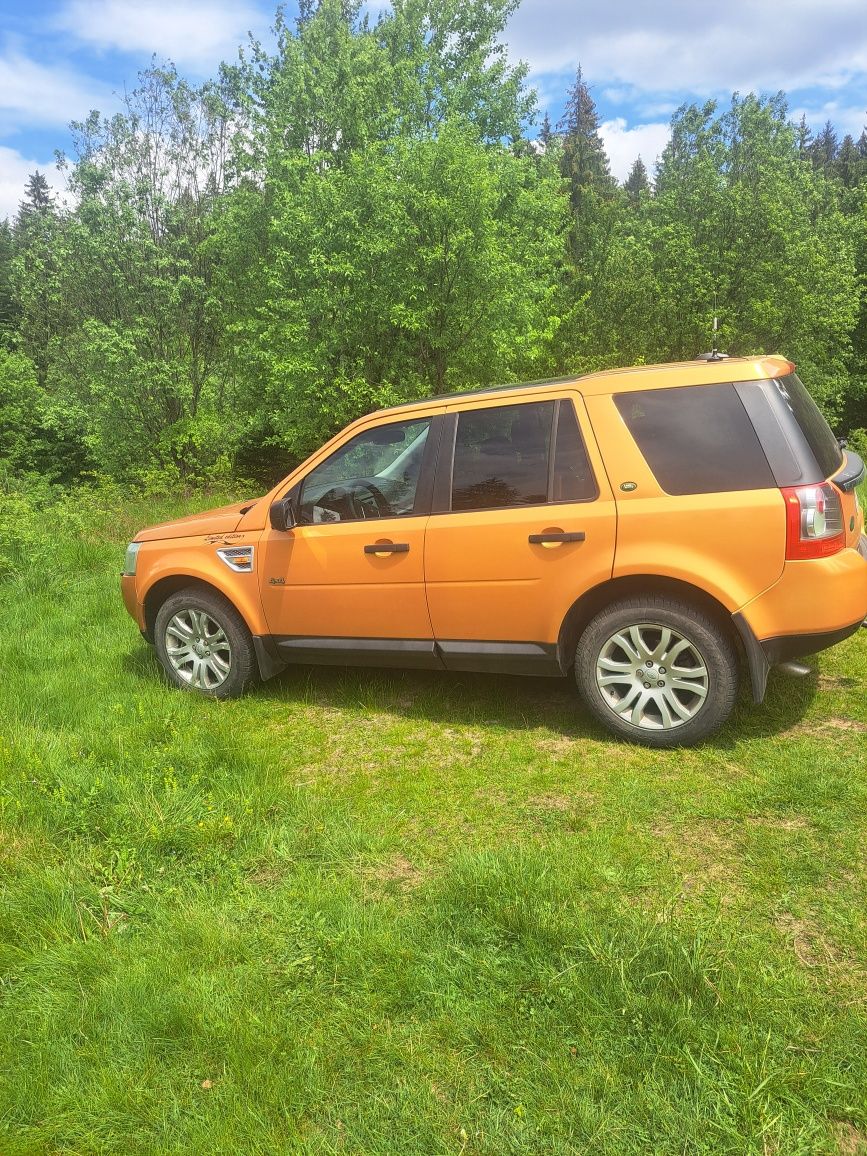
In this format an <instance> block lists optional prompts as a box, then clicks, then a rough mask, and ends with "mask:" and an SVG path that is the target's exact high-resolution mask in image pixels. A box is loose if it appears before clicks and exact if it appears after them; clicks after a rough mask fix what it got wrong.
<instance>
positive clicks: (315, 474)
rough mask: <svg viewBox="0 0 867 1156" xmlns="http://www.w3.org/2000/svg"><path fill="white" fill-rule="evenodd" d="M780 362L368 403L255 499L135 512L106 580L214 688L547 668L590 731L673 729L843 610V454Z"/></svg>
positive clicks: (856, 532)
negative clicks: (584, 711)
mask: <svg viewBox="0 0 867 1156" xmlns="http://www.w3.org/2000/svg"><path fill="white" fill-rule="evenodd" d="M794 369H795V367H794V366H793V365H792V364H791V362H789V361H786V360H784V359H782V358H779V357H766V358H759V359H733V358H731V359H729V358H725V357H723V356H722V355H718V354H714V355H708V356H707V357H705V358H703V359H700V360H698V361H694V362H686V363H682V364H677V365H657V366H641V367H638V368H634V369H623V370H612V371H611V372H605V373H596V374H592V375H590V376H587V377H581V378H577V379H575V378H572V379H567V380H561V381H545V382H534V383H531V384H522V385H510V386H502V387H498V388H495V389H484V390H479V391H477V392H472V393H464V394H447V395H444V396H441V397H436V398H432V399H430V400H428V401H415V402H411V403H409V404H407V405H403V406H398V407H395V408H393V409H388V410H381V411H379V412H377V413H373V414H368V415H367V416H366V417H363V418H360V419H359V420H358V421H356V422H354V423H353V424H352V425H350V426H348V427H347V428H346V429H345V430H344V431H343V432H342V433H340V434H338V435H337V437H335V438H333V439H332V440H331V441H330V442H328V444H327V445H325V446H323V447H322V449H320V450H317V452H316V453H315V454H313V455H312V457H310V458H308V460H307V461H306V462H304V464H303V465H301V466H299V467H298V468H297V469H296V470H295V471H294V473H292V474H290V476H289V477H288V478H286V479H285V480H284V481H282V482H281V483H280V484H279V485H278V486H276V487H275V488H274V489H273V490H272V491H271V492H270V493H269V494H266V495H265V497H263V498H259V499H257V500H255V501H248V502H240V503H238V504H237V505H233V506H227V507H225V508H223V509H219V510H212V511H209V512H208V513H205V514H201V515H197V516H194V517H191V518H182V519H180V520H179V521H177V522H168V523H166V524H164V525H160V526H154V527H151V528H150V529H147V530H143V531H142V532H141V533H140V534H138V535H137V537H136V539H135V541H134V542H133V543H132V544H131V545H130V547H129V549H128V551H127V556H126V562H125V565H124V572H123V578H122V586H123V597H124V601H125V603H126V606H127V609H128V610H129V613H130V614H131V615H132V616H133V618H134V619H135V621H136V622H137V623H138V626H139V628H140V629H141V631H142V633H143V635H144V637H145V638H146V639H147V640H148V641H149V642H151V643H153V644H154V646H155V647H156V651H157V654H158V656H159V659H160V661H161V663H162V665H163V666H164V668H165V671H166V674H167V675H168V677H169V679H170V680H171V681H172V682H173V683H175V684H176V685H177V686H179V687H184V688H190V687H191V688H195V689H196V690H199V691H201V692H202V693H204V694H207V695H211V696H213V697H215V698H228V697H230V696H234V695H238V694H240V693H242V692H243V691H245V690H247V689H248V688H249V687H251V686H252V685H253V684H254V683H255V682H256V681H257V680H258V679H265V678H270V677H271V676H272V675H274V674H276V673H277V672H278V671H280V670H282V669H283V668H284V667H285V666H286V665H287V664H289V663H293V662H305V663H338V664H341V665H342V664H345V665H353V666H359V665H363V666H396V667H413V668H417V669H426V670H460V671H486V672H504V673H509V674H526V675H553V676H560V677H565V676H568V675H569V674H570V672H572V671H574V676H575V679H576V680H577V683H578V687H579V688H580V691H581V694H582V696H583V698H584V701H585V702H586V704H587V706H588V708H589V709H590V710H591V711H592V713H593V714H594V715H595V716H596V717H597V718H598V719H599V721H600V722H601V723H602V724H603V725H604V726H606V727H607V728H608V729H609V730H611V731H613V732H615V733H616V734H617V735H620V736H621V737H624V738H628V739H633V740H636V741H638V742H642V743H646V744H647V745H649V746H657V747H660V746H675V745H687V744H690V743H694V742H696V741H698V740H699V739H701V738H703V737H704V736H706V735H708V734H709V733H710V732H711V731H713V730H715V729H716V728H717V727H718V726H719V725H720V724H721V723H722V722H723V721H724V720H725V719H726V717H727V716H728V714H729V712H730V711H731V709H732V706H733V704H734V701H735V697H736V694H737V692H738V684H739V680H740V678H741V677H742V672H743V674H744V676H745V677H747V678H748V679H749V681H750V684H751V687H752V694H753V698H754V700H755V701H756V702H761V701H762V699H763V697H764V694H765V684H766V682H767V677H768V671H769V669H770V667H771V666H772V665H773V664H774V663H780V662H783V661H786V660H788V659H791V658H794V657H796V656H799V655H804V654H809V653H811V652H813V651H817V650H822V649H823V648H825V647H828V646H832V645H833V644H834V643H836V642H839V641H840V640H841V639H843V638H846V637H847V636H848V635H850V634H852V633H853V632H854V631H855V630H856V629H857V628H858V627H859V626H860V625H861V624H862V622H863V620H864V618H865V615H867V538H865V537H864V535H863V526H864V519H863V515H862V512H861V510H860V508H859V504H858V498H857V495H856V493H855V487H856V486H857V485H858V483H859V482H861V481H862V480H863V478H864V465H863V463H862V462H861V460H860V458H858V457H857V456H856V455H855V454H853V453H851V452H849V453H846V452H844V450H843V449H842V448H841V446H840V444H839V443H838V441H837V439H836V438H835V437H834V435H833V434H832V432H831V430H830V429H829V427H828V424H827V423H826V421H825V419H824V418H823V417H822V415H821V414H820V412H819V410H818V408H817V407H816V405H815V403H814V402H813V401H812V399H811V397H810V395H809V394H808V392H807V390H806V389H805V388H804V386H803V385H802V384H801V382H800V380H799V379H798V377H797V376H796V375H795V371H794Z"/></svg>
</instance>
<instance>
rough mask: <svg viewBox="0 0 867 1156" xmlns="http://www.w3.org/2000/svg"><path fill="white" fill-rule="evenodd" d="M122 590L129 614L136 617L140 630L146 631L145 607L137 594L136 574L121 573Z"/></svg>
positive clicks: (133, 617)
mask: <svg viewBox="0 0 867 1156" xmlns="http://www.w3.org/2000/svg"><path fill="white" fill-rule="evenodd" d="M120 592H121V594H122V595H123V604H124V606H125V607H126V610H127V614H129V616H130V617H131V618H132V619H134V621H135V623H136V625H137V626H138V628H139V630H141V631H142V633H144V629H145V620H144V607H143V606H142V604H141V603H140V602H139V600H138V597H137V595H136V590H135V575H134V574H121V576H120Z"/></svg>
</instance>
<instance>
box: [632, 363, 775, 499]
mask: <svg viewBox="0 0 867 1156" xmlns="http://www.w3.org/2000/svg"><path fill="white" fill-rule="evenodd" d="M614 402H615V404H616V406H617V408H618V409H619V410H620V414H621V417H622V418H623V420H624V421H625V422H626V425H627V427H628V428H629V432H630V433H631V434H632V436H633V437H634V438H635V440H636V442H637V443H638V448H639V449H640V450H641V452H642V454H643V455H644V457H645V459H646V461H647V464H648V465H649V466H650V468H651V470H652V471H653V473H654V476H655V477H656V480H657V481H658V482H659V484H660V486H661V487H662V488H663V490H665V491H666V493H669V494H714V493H724V492H726V491H731V490H763V489H769V488H772V487H773V486H775V485H776V483H775V481H774V476H773V474H772V473H771V467H770V466H769V465H768V459H767V458H766V457H765V454H764V451H763V450H762V447H761V444H760V443H759V439H758V437H757V436H756V432H755V430H754V429H753V426H752V423H751V421H750V419H749V417H748V416H747V412H746V410H745V409H744V407H743V404H742V402H741V400H740V398H739V397H738V395H737V392H736V390H735V388H734V386H733V385H731V384H724V385H690V386H684V387H680V388H676V389H648V390H642V391H640V392H638V393H621V394H618V395H617V396H616V397H615V398H614Z"/></svg>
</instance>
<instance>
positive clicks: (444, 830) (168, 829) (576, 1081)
mask: <svg viewBox="0 0 867 1156" xmlns="http://www.w3.org/2000/svg"><path fill="white" fill-rule="evenodd" d="M200 504H201V505H207V504H208V500H207V499H200ZM160 513H161V514H162V515H165V514H166V513H167V511H165V510H163V511H160ZM157 516H158V513H157V511H155V510H154V509H148V508H147V507H146V506H144V505H142V504H139V505H138V506H135V505H133V506H131V507H129V508H127V509H125V510H123V511H117V510H115V511H107V512H106V515H105V517H104V519H103V520H102V521H103V523H104V526H105V527H106V529H105V530H104V532H100V531H99V529H98V524H97V525H96V528H91V530H90V531H89V532H88V533H86V534H85V535H84V536H83V537H79V538H73V537H67V536H64V533H63V531H62V528H60V527H58V538H57V542H56V544H55V549H54V553H53V555H52V557H51V560H50V563H49V564H48V565H47V566H46V565H44V564H42V565H41V566H40V568H39V570H38V572H34V573H31V574H25V575H24V576H22V577H21V578H20V579H17V580H15V581H14V582H8V583H6V584H5V585H4V586H3V587H2V588H0V662H2V678H0V888H2V895H0V1152H2V1153H3V1156H24V1154H27V1156H31V1154H36V1153H59V1152H62V1153H82V1154H84V1153H111V1154H114V1153H168V1152H189V1153H196V1154H198V1153H224V1152H225V1153H236V1152H237V1153H262V1154H265V1153H268V1154H272V1153H296V1152H297V1153H304V1154H307V1153H332V1152H333V1153H382V1154H383V1156H385V1154H388V1156H392V1154H396V1153H409V1154H416V1153H418V1154H425V1156H427V1154H435V1153H454V1154H460V1153H465V1154H467V1156H469V1154H471V1153H487V1154H490V1156H505V1154H510V1153H533V1154H536V1153H648V1152H659V1153H705V1152H706V1153H714V1154H717V1153H737V1154H741V1153H752V1152H755V1153H780V1154H785V1156H791V1154H794V1153H834V1152H842V1153H847V1152H849V1153H851V1152H857V1151H860V1150H864V1149H863V1146H864V1144H865V1143H867V1140H865V1138H867V874H865V848H867V843H865V834H867V818H865V816H867V695H865V687H867V634H865V633H861V634H860V635H859V636H856V637H854V638H852V639H850V640H849V641H848V642H846V643H844V644H843V645H841V646H839V647H838V648H836V649H835V650H833V651H830V652H828V653H827V654H825V655H822V656H821V657H820V658H819V659H818V663H817V665H818V668H819V674H818V677H813V678H811V679H808V680H804V681H801V682H795V681H790V680H787V679H786V678H784V677H782V676H780V675H778V674H772V676H771V682H770V689H769V696H768V700H767V703H766V705H765V707H764V708H754V707H752V706H751V705H750V704H749V703H748V702H747V701H743V702H742V704H741V705H740V706H739V707H738V709H737V711H736V713H735V715H734V717H733V718H732V720H731V722H730V723H729V724H728V725H727V726H726V727H725V728H724V729H723V730H722V731H721V732H720V733H719V734H718V736H716V738H715V739H714V740H713V741H712V742H710V743H708V744H707V745H706V746H704V747H702V748H700V749H697V750H691V751H678V752H653V751H645V750H642V749H640V748H637V747H632V746H628V745H625V744H621V743H618V742H616V741H615V740H613V739H612V738H610V737H608V736H607V735H606V734H604V733H603V732H602V731H601V730H600V729H598V728H597V726H596V725H595V724H594V723H593V722H592V721H591V720H590V718H589V717H588V715H587V714H586V713H585V711H584V710H583V709H582V707H581V705H580V704H579V703H578V701H577V698H576V695H575V694H574V692H573V690H572V688H571V687H570V686H569V685H567V684H566V683H559V682H549V681H547V680H538V681H534V680H529V679H528V680H519V679H508V678H493V677H490V678H489V677H481V676H469V675H465V676H446V675H442V676H438V675H428V674H421V673H411V672H409V673H387V674H385V673H381V672H371V671H334V670H324V669H304V668H299V669H297V670H294V671H292V672H287V673H286V674H285V675H283V676H281V677H279V678H278V679H276V680H274V681H272V682H269V683H267V684H266V685H264V686H263V687H261V688H260V689H259V690H258V691H257V692H256V693H255V694H254V695H253V696H252V697H249V698H247V699H245V700H242V701H239V702H232V703H216V702H210V701H206V700H203V699H200V698H196V697H194V696H192V695H185V694H182V693H179V692H176V691H174V690H171V689H169V688H168V687H167V686H166V685H165V684H163V682H162V681H161V680H160V677H159V673H158V669H157V666H156V663H155V660H154V658H153V656H152V654H151V651H150V650H149V648H148V647H147V646H146V645H145V644H144V643H143V642H142V641H141V640H140V638H139V636H138V634H137V631H136V630H135V627H134V625H133V623H132V622H131V621H130V620H129V619H128V618H127V617H126V615H125V612H124V610H123V607H122V604H121V602H120V598H119V593H118V582H117V572H118V570H119V563H120V558H121V548H122V545H123V543H124V542H125V540H126V537H127V535H128V534H129V533H130V531H131V530H132V529H133V528H134V527H135V526H136V525H138V524H144V523H147V522H149V521H153V520H154V519H155V518H156V517H157ZM107 527H111V530H109V529H107ZM859 1145H861V1147H859Z"/></svg>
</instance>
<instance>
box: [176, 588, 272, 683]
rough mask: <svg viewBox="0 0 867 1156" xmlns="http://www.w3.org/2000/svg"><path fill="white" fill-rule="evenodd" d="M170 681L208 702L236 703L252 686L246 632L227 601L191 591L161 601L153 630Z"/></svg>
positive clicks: (198, 590) (252, 663) (252, 669)
mask: <svg viewBox="0 0 867 1156" xmlns="http://www.w3.org/2000/svg"><path fill="white" fill-rule="evenodd" d="M154 642H155V645H156V652H157V657H158V658H159V660H160V662H161V663H162V666H163V669H164V670H165V672H166V676H167V677H168V679H169V681H170V682H172V683H174V685H175V686H179V687H181V688H182V689H184V690H197V691H199V692H200V693H201V694H206V695H208V696H209V697H210V698H236V697H237V696H238V695H241V694H243V693H244V691H245V690H247V689H248V688H249V687H251V686H252V685H253V684H254V683H255V682H256V677H257V667H256V654H255V651H254V650H253V640H252V638H251V636H250V631H249V630H248V629H247V626H246V624H245V622H244V620H243V618H242V617H241V615H240V614H239V613H238V611H237V610H236V609H235V607H234V606H233V605H232V604H231V602H229V600H228V599H227V598H224V597H223V596H222V594H218V593H217V592H216V591H211V590H207V589H202V588H199V587H196V586H190V587H188V588H187V589H185V590H179V591H178V592H177V593H176V594H172V595H171V596H170V597H169V598H167V599H166V600H165V602H164V603H163V604H162V606H161V607H160V609H159V613H158V614H157V619H156V624H155V627H154Z"/></svg>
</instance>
